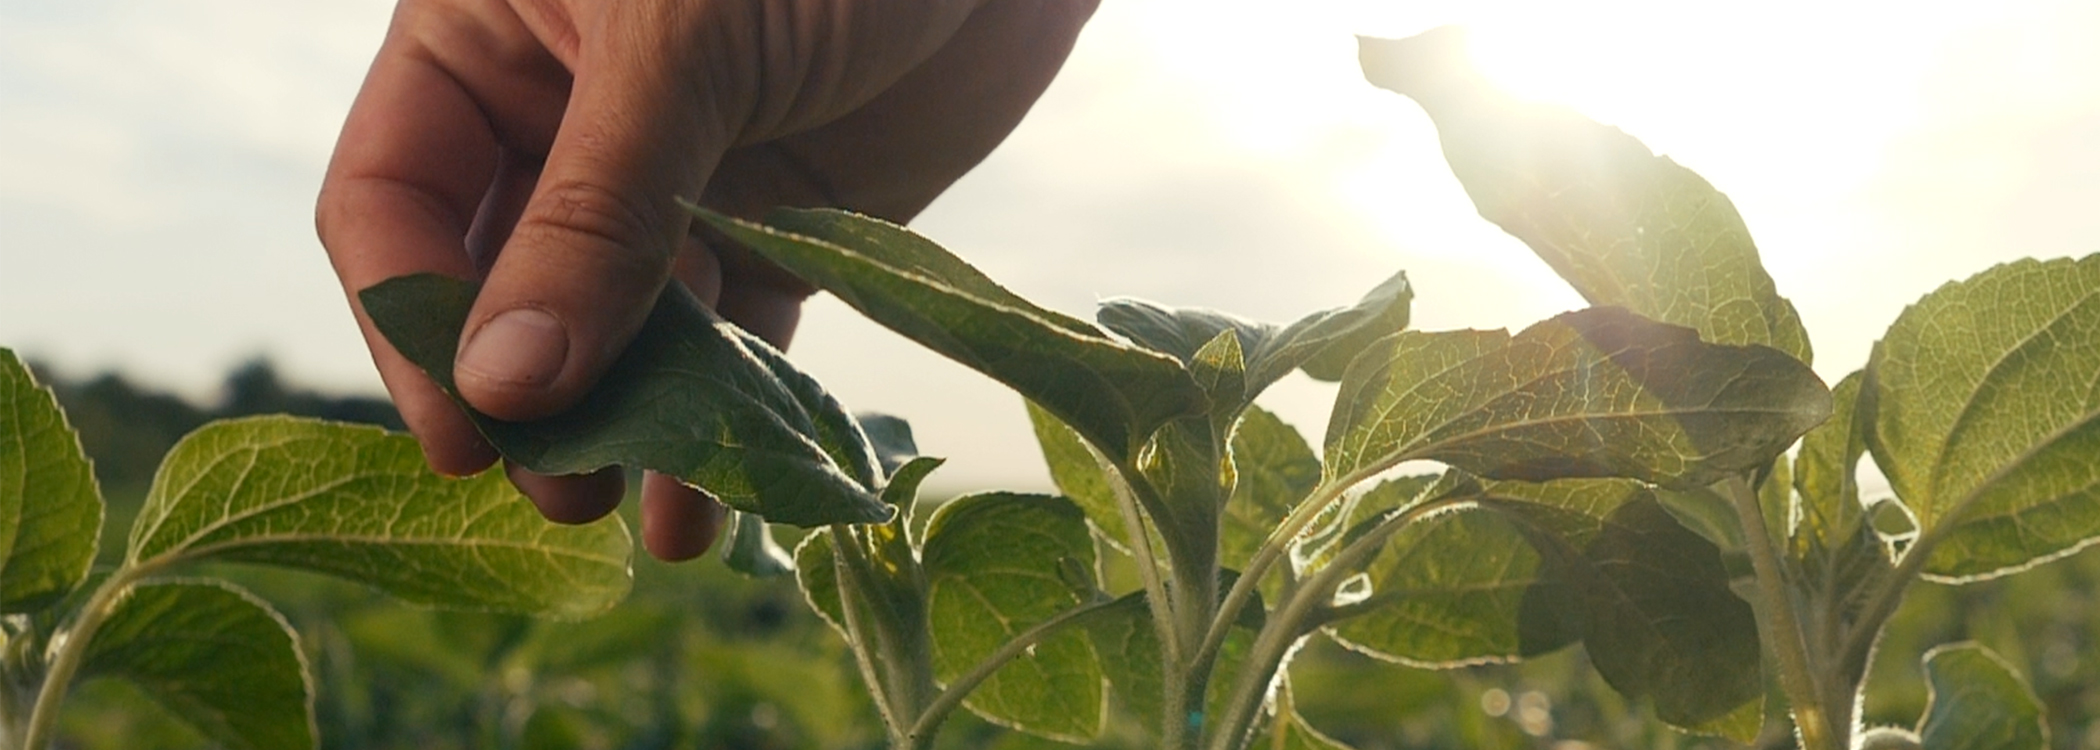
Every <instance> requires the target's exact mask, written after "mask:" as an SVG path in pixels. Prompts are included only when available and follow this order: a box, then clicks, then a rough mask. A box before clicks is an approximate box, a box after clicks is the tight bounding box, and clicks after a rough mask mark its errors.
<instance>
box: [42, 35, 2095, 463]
mask: <svg viewBox="0 0 2100 750" xmlns="http://www.w3.org/2000/svg"><path fill="white" fill-rule="evenodd" d="M390 6H391V4H390V3H388V2H384V1H382V0H302V2H297V3H283V2H272V1H270V0H173V1H170V0H0V346H9V347H13V348H15V349H17V350H19V351H22V352H23V353H25V354H26V355H28V356H31V357H35V358H42V359H45V360H47V361H51V362H53V363H55V364H57V365H58V366H59V367H60V368H61V369H62V370H63V371H65V372H69V373H73V374H84V373H87V372H91V371H94V370H98V369H102V368H107V367H117V368H121V369H123V370H125V371H127V372H129V373H131V374H133V375H134V376H135V377H137V378H138V379H141V380H144V381H147V382H149V383H155V384H160V385H163V386H167V387H174V388H178V389H180V390H183V391H185V392H187V393H191V394H193V395H199V396H208V395H209V394H210V392H211V389H212V388H213V387H215V386H216V384H217V382H218V378H219V377H220V376H221V375H222V374H223V373H224V372H225V370H226V368H227V367H228V366H229V365H231V364H232V363H234V362H235V361H237V360H240V359H243V358H245V357H248V356H252V355H254V354H258V353H265V352H267V353H269V354H270V355H271V356H273V357H274V358H275V359H276V361H277V362H278V363H279V365H280V366H281V367H282V368H283V369H284V370H285V371H286V372H288V373H289V374H290V375H291V376H292V377H294V378H296V379H298V380H300V381H302V382H306V383H311V384H315V385H319V386H323V387H327V388H332V389H339V390H349V389H355V390H366V391H376V390H377V380H376V377H374V376H373V375H372V374H371V371H370V365H369V361H368V360H367V359H366V356H365V353H364V351H363V348H362V344H361V343H360V342H359V340H358V339H357V337H356V334H355V332H354V329H353V327H352V326H351V324H350V321H349V318H348V314H347V312H346V308H345V307H344V305H343V302H342V300H341V298H340V295H339V293H338V292H337V291H336V287H335V282H334V279H333V277H332V276H331V275H330V274H329V272H328V268H327V265H326V263H325V262H324V260H323V259H322V256H321V253H320V250H319V247H318V244H317V243H316V242H315V241H314V239H313V237H312V229H311V219H310V218H309V217H310V216H311V201H312V196H313V191H314V188H315V186H316V185H317V184H318V182H319V175H320V171H321V169H322V167H323V165H324V164H325V162H326V159H327V154H328V152H329V149H330V147H331V145H332V143H333V141H334V135H335V130H336V128H337V126H338V124H339V123H340V120H341V117H342V114H343V112H344V110H345V109H346V108H347V106H348V103H349V101H350V98H351V96H352V94H353V93H354V91H355V89H356V86H357V83H358V81H359V79H360V78H361V76H362V73H363V67H364V65H365V64H366V62H368V60H369V56H370V54H371V51H372V48H373V47H374V46H375V45H376V44H377V42H378V39H379V36H380V32H381V30H382V29H383V28H384V25H385V21H386V17H387V13H388V11H389V8H390ZM1578 6H1579V7H1578ZM1454 22H1457V23H1467V24H1469V25H1471V26H1473V27H1474V30H1475V34H1474V36H1475V40H1476V47H1477V48H1478V49H1477V55H1478V56H1479V58H1480V64H1482V65H1483V66H1485V67H1486V69H1487V70H1489V71H1490V73H1491V74H1492V75H1494V76H1495V78H1496V79H1497V80H1499V81H1501V82H1503V83H1504V84H1505V85H1507V86H1509V87H1510V88H1512V89H1514V90H1515V91H1517V92H1519V93H1520V94H1522V95H1525V96H1528V97H1532V98H1537V99H1543V100H1548V101H1552V102H1556V103H1560V104H1564V105H1567V106H1570V107H1573V108H1575V109H1577V110H1579V111H1581V112H1584V113H1586V114H1588V115H1590V116H1592V117H1595V118H1597V119H1599V120H1601V121H1604V122H1606V123H1609V124H1612V125H1616V126H1619V127H1621V128H1623V129H1625V130H1626V131H1627V132H1629V133H1632V134H1633V135H1635V136H1636V137H1639V138H1641V139H1643V140H1644V141H1646V142H1647V143H1648V145H1649V146H1651V147H1652V148H1654V149H1655V150H1656V151H1658V152H1661V153H1665V154H1668V155H1670V156H1671V157H1672V158H1674V159H1676V160H1677V161H1678V162H1679V163H1682V164H1684V165H1686V166H1689V167H1691V168H1693V169H1695V170H1697V171H1699V172H1700V173H1701V174H1703V175H1705V176H1706V177H1707V178H1708V179H1709V180H1710V181H1712V182H1713V183H1714V184H1715V185H1716V186H1718V187H1719V188H1721V189H1722V190H1723V191H1725V192H1727V193H1728V194H1729V196H1730V197H1731V198H1733V199H1734V201H1735V203H1736V205H1737V206H1738V208H1739V209H1740V210H1741V211H1742V212H1743V214H1744V216H1745V218H1746V219H1747V221H1748V223H1749V226H1750V228H1751V231H1752V233H1753V235H1754V236H1755V237H1756V239H1757V241H1758V244H1759V246H1760V248H1761V250H1762V251H1763V253H1764V258H1765V262H1766V265H1767V266H1768V267H1769V268H1770V269H1771V271H1772V274H1773V276H1774V277H1775V279H1776V280H1777V281H1778V284H1779V288H1780V291H1781V293H1783V294H1786V295H1788V296H1789V297H1791V298H1793V300H1794V302H1795V303H1796V305H1797V306H1799V308H1800V309H1801V311H1802V314H1803V317H1804V318H1805V320H1806V323H1807V324H1808V327H1809V331H1810V333H1811V335H1812V336H1813V337H1814V341H1815V345H1816V350H1817V355H1818V357H1817V365H1818V366H1817V369H1818V370H1819V371H1820V372H1822V373H1823V374H1824V375H1825V376H1826V377H1827V378H1831V379H1835V378H1836V377H1838V376H1841V375H1843V374H1844V373H1845V372H1848V371H1850V370H1852V369H1854V368H1856V367H1858V366H1859V365H1860V364H1862V363H1863V362H1864V360H1865V357H1866V352H1867V348H1868V346H1869V345H1870V344H1871V342H1872V341H1873V340H1874V338H1875V337H1877V336H1878V335H1879V333H1880V331H1881V330H1882V328H1883V327H1885V326H1886V325H1887V324H1888V322H1889V321H1891V320H1892V319H1893V318H1894V317H1895V315H1896V314H1897V312H1899V311H1900V310H1901V309H1902V307H1903V306H1904V305H1905V304H1907V303H1909V302H1910V301H1912V300H1914V299H1916V298H1917V297H1918V296H1919V295H1922V294H1924V293H1925V292H1927V291H1930V290H1931V289H1932V288H1933V287H1935V286H1937V285H1938V284H1939V283H1941V282H1944V281H1947V280H1949V279H1953V278H1958V277H1962V276H1966V275H1968V274H1970V273H1974V272H1976V271H1980V270H1982V269H1983V268H1986V267H1988V266H1989V265H1991V264H1994V263H1997V262H2000V261H2004V260H2008V259H2011V258H2015V257H2019V256H2024V255H2035V256H2042V257H2049V256H2062V255H2083V254H2086V253H2089V252H2092V251H2094V250H2095V249H2100V248H2095V246H2094V244H2095V243H2094V242H2093V241H2092V240H2091V238H2092V237H2094V236H2096V235H2100V208H2096V207H2100V47H2096V46H2095V45H2092V44H2090V40H2091V39H2094V38H2100V5H2096V4H2094V3H2090V2H2081V1H2080V0H2014V1H2012V2H2000V3H1994V4H1976V3H1962V4H1955V3H1929V2H1928V3H1906V4H1902V5H1897V4H1894V3H1888V2H1832V1H1830V0H1824V1H1822V2H1796V1H1793V0H1785V1H1782V2H1771V3H1762V4H1757V5H1754V6H1743V5H1740V4H1718V3H1707V2H1682V1H1680V2H1591V3H1580V4H1575V3H1554V2H1501V3H1495V2H1477V1H1468V2H1457V1H1423V0H1409V1H1408V2H1398V1H1396V0H1381V1H1378V2H1370V1H1357V2H1342V1H1339V0H1319V1H1316V2H1297V3H1285V2H1279V1H1278V0H1269V1H1268V2H1262V3H1255V2H1245V1H1242V0H1105V3H1104V7H1103V9H1102V10H1101V12H1100V14H1099V15H1098V16H1097V17H1096V19H1095V21H1094V22H1093V23H1092V24H1091V25H1090V26H1089V28H1088V30H1087V32H1086V35H1085V36H1084V37H1083V38H1082V39H1081V42H1080V46H1079V49H1078V50H1077V51H1076V52H1075V54H1074V56H1073V58H1072V61H1071V63H1070V64H1069V65H1068V66H1067V69H1066V71H1065V74H1064V75H1063V76H1062V77H1061V78H1060V79H1059V82H1058V83H1057V85H1056V86H1055V87H1053V88H1052V89H1051V91H1050V93H1049V94H1048V95H1047V96H1046V97H1045V98H1044V100H1043V101H1042V103H1041V104H1040V105H1039V106H1038V107H1037V109H1036V111H1035V113H1034V114H1033V115H1032V116H1031V118H1030V120H1029V121H1028V122H1027V123H1025V124H1024V125H1023V126H1022V128H1021V129H1020V131H1019V132H1017V133H1016V134H1015V136H1014V138H1013V139H1012V140H1010V141H1009V143H1008V144H1007V145H1006V146H1005V147H1004V148H1002V149H1001V150H1000V151H999V152H998V153H997V154H995V155H994V156H993V158H992V159H991V160H990V161H988V162H987V163H986V164H985V166H984V167H982V168H980V170H979V171H978V172H976V173H973V174H972V175H971V176H970V177H968V178H966V179H965V180H964V181H963V182H962V183H961V184H959V185H957V186H956V188H955V189H954V190H952V191H951V192H950V193H949V195H948V196H947V197H945V198H943V199H942V201H941V202H939V203H937V204H936V205H935V206H934V207H933V208H932V209H931V210H929V211H928V212H927V214H926V215H925V216H924V217H922V219H921V220H920V221H919V222H917V224H916V226H917V228H919V229H920V230H921V231H922V232H924V233H926V234H928V235H930V236H932V237H934V238H935V239H937V240H940V241H941V242H943V243H944V244H946V245H948V246H949V247H951V248H953V249H955V250H957V251H959V252H961V253H962V254H964V255H965V256H967V257H969V258H970V259H971V260H973V261H975V262H977V263H979V264H980V265H981V266H982V267H984V268H985V270H986V271H987V272H989V273H990V274H991V275H992V276H993V277H995V278H998V279H1001V280H1002V281H1005V282H1007V283H1008V284H1009V285H1010V286H1012V287H1014V288H1015V289H1016V290H1018V291H1020V292H1022V293H1023V294H1026V295H1029V296H1031V297H1034V298H1036V299H1038V300H1040V301H1042V302H1044V303H1045V304H1048V305H1049V306H1052V307H1056V308H1059V309H1064V310H1067V311H1071V312H1075V313H1079V314H1087V313H1089V312H1090V308H1091V306H1092V305H1093V303H1094V302H1095V301H1096V300H1098V299H1100V298H1103V297H1109V296H1116V295H1137V296H1144V297H1150V298H1153V299H1157V300H1160V301H1163V302H1168V303H1173V304H1189V305H1206V306H1211V307H1217V308H1220V309H1226V310H1231V311H1235V312H1240V313H1243V314H1247V315H1250V316H1254V317H1261V318H1267V319H1271V320H1287V319H1290V318H1293V317H1295V316H1297V315H1300V314H1302V313H1305V312H1309V311H1311V310H1314V309H1318V308H1321V307H1327V306H1332V305H1337V304H1343V303H1347V302H1350V301H1353V300H1354V299H1355V298H1356V297H1357V296H1358V295H1359V294H1361V293H1362V292H1363V291H1364V290H1366V289H1368V288H1369V287H1370V286H1372V285H1373V284H1375V283H1376V282H1377V281H1378V280H1379V279H1382V278H1384V277H1385V276H1386V275H1387V274H1389V273H1391V272H1392V271H1393V270H1396V269H1402V268H1404V269H1407V270H1408V272H1409V274H1410V276H1411V277H1412V278H1413V280H1414V282H1415V286H1416V290H1417V293H1418V296H1417V301H1416V308H1415V320H1416V322H1417V325H1418V326H1419V327H1423V328H1430V329H1437V328H1455V327H1496V326H1509V327H1520V326H1523V325H1525V324H1528V323H1530V322H1532V321H1534V320H1537V319H1539V318H1543V317H1546V316H1549V315H1552V314H1554V313H1557V312H1560V311H1562V310H1565V309H1569V308H1572V307H1575V306H1577V305H1579V304H1580V301H1579V299H1578V298H1577V297H1576V296H1575V295H1574V294H1573V293H1572V292H1570V291H1568V290H1567V289H1566V287H1565V286H1564V285H1563V284H1561V283H1560V281H1559V280H1558V279H1556V278H1554V277H1553V276H1552V275H1551V274H1550V273H1549V272H1548V271H1547V270H1546V269H1545V268H1544V266H1543V265H1542V264H1540V263H1538V262H1537V261H1536V260H1535V259H1534V258H1532V256H1531V255H1530V254H1529V252H1528V251H1526V250H1525V249H1524V248H1523V246H1522V245H1521V244H1519V243H1516V242H1515V241H1514V240H1511V239H1509V238H1508V237H1506V236H1504V235H1502V234H1501V233H1500V232H1499V231H1498V230H1496V229H1495V228H1494V227H1493V226H1492V225H1489V224H1487V223H1486V222H1484V221H1482V220H1480V219H1479V218H1478V217H1477V216H1476V215H1475V214H1474V212H1473V209H1472V206H1471V204H1470V203H1469V202H1468V201H1467V200H1466V198H1465V196H1464V194H1463V192H1461V191H1460V190H1459V188H1458V186H1457V184H1456V182H1455V181H1454V180H1452V178H1451V177H1450V173H1449V171H1448V169H1447V168H1446V167H1445V166H1444V165H1443V163H1442V160H1441V157H1440V155H1439V154H1438V152H1437V145H1436V141H1435V134H1434V131H1433V130H1432V129H1431V128H1430V126H1429V124H1428V121H1427V118H1425V117H1424V116H1423V115H1422V114H1421V111H1420V110H1419V109H1418V108H1416V107H1415V106H1414V105H1413V104H1412V103H1410V102H1408V101H1406V100H1405V99H1402V98H1400V97H1398V96H1395V95H1392V94H1388V93H1385V92H1382V91H1378V90H1376V89H1373V88H1371V87H1370V86H1368V85H1366V84H1364V83H1363V80H1362V77H1361V75H1360V74H1359V73H1358V72H1357V71H1356V68H1355V44H1354V41H1353V39H1352V35H1353V34H1358V33H1368V34H1378V35H1389V36H1400V35H1407V34H1411V33H1415V32H1418V31H1421V30H1424V29H1427V28H1430V27H1433V26H1436V25H1440V24H1444V23H1454ZM794 355H795V356H796V358H797V359H798V361H801V362H802V363H803V364H804V365H805V367H807V368H808V369H809V370H811V371H812V372H814V373H815V374H816V375H817V376H818V377H819V378H820V379H822V380H824V381H825V382H826V383H828V384H830V385H831V387H832V388H833V389H834V390H836V391H838V392H839V394H840V395H841V397H842V398H843V399H844V400H845V401H846V402H847V403H848V404H849V405H852V406H854V407H856V408H864V409H878V410H884V411H891V412H895V413H898V414H901V415H903V416H905V417H907V418H910V419H911V420H913V422H914V423H915V425H916V426H917V428H918V431H919V433H920V441H921V444H922V446H923V447H924V448H926V449H927V451H928V452H930V453H934V454H938V455H946V456H949V457H951V459H952V461H951V462H950V464H949V465H948V467H947V468H946V469H944V470H943V474H946V475H947V477H946V478H947V480H948V483H949V484H950V486H964V485H967V486H989V485H995V484H997V485H1008V486H1011V485H1015V484H1023V485H1026V484H1038V483H1041V482H1043V481H1044V480H1043V478H1042V477H1043V474H1042V472H1041V470H1040V469H1039V468H1038V467H1037V465H1038V463H1039V459H1037V458H1036V456H1035V454H1034V453H1033V447H1032V444H1031V443H1030V441H1029V438H1028V435H1027V428H1026V423H1025V418H1024V417H1023V414H1022V411H1021V409H1020V407H1019V404H1018V401H1017V400H1016V399H1015V398H1014V397H1012V396H1010V395H1008V394H1007V393H1006V392H1004V391H1003V390H1001V389H999V388H998V387H997V386H994V385H991V384H989V383H988V382H987V381H984V380H983V379H982V378H979V377H977V376H976V375H974V374H972V373H969V372H967V371H965V370H963V369H962V368H961V367H959V366H956V365H952V364H949V363H947V362H946V361H944V360H940V359H938V358H935V357H933V356H931V355H927V354H923V353H921V352H919V351H917V350H916V349H915V348H914V347H912V346H911V345H910V344H908V343H906V342H903V341H902V340H901V339H898V338H896V337H894V336H891V335H889V334H887V333H886V332H883V331H881V330H880V329H878V328H875V327H873V326H871V325H869V324H867V323H865V322H863V321H860V320H859V319H857V318H856V317H854V315H853V314H852V313H851V312H850V311H849V310H846V309H845V308H844V307H843V306H841V305H838V304H836V303H835V302H831V301H829V300H823V301H819V302H817V303H815V304H813V306H812V308H811V310H810V313H809V315H808V316H807V322H806V324H805V328H804V331H803V333H802V334H801V336H800V337H799V338H798V341H797V344H796V347H795V351H794ZM1331 397H1332V394H1331V390H1330V389H1327V388H1323V387H1320V386H1316V385H1313V384H1310V383H1307V382H1302V381H1295V380H1294V381H1287V382H1286V383H1284V384H1282V385H1281V386H1279V390H1278V391H1277V392H1276V393H1275V395H1274V397H1273V398H1271V399H1268V401H1267V403H1269V404H1270V405H1271V406H1272V407H1273V408H1275V409H1277V410H1278V411H1280V412H1282V413H1283V414H1284V415H1285V417H1286V418H1287V419H1289V420H1290V421H1292V422H1294V423H1296V424H1298V425H1299V426H1300V427H1301V428H1303V429H1305V430H1306V431H1307V432H1308V433H1309V434H1312V435H1315V436H1317V435H1318V432H1319V430H1320V429H1321V427H1322V425H1323V424H1324V422H1325V418H1326V401H1327V399H1329V398H1331Z"/></svg>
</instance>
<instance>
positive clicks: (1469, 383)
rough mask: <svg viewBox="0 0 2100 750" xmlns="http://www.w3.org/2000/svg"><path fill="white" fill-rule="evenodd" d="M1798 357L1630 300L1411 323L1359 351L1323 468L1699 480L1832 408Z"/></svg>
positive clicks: (1764, 452) (1352, 474)
mask: <svg viewBox="0 0 2100 750" xmlns="http://www.w3.org/2000/svg"><path fill="white" fill-rule="evenodd" d="M1830 408H1831V406H1830V393H1829V391H1828V390H1826V389H1824V387H1823V384H1822V381H1820V380H1817V379H1816V376H1815V373H1814V372H1811V371H1810V370H1809V369H1808V367H1807V366H1806V365H1803V364H1801V363H1800V362H1799V361H1798V360H1795V359H1794V358H1793V357H1789V356H1787V355H1786V354H1784V353H1781V352H1779V351H1777V350H1774V349H1771V348H1768V347H1762V346H1748V347H1744V346H1727V345H1721V344H1709V343H1705V342H1702V341H1700V340H1699V339H1698V337H1697V335H1696V334H1695V333H1694V332H1693V331H1692V330H1691V329H1688V328H1682V327H1678V326H1672V325H1665V324H1662V323H1656V322H1653V321H1649V320H1647V319H1644V318H1641V317H1639V316H1636V315H1633V314H1631V313H1628V312H1626V311H1625V310H1622V309H1619V308H1590V309H1586V310H1579V311H1576V312H1571V313H1565V314H1562V315H1558V316H1555V317H1553V318H1551V319H1549V320H1546V321H1543V322H1540V323H1537V324H1535V325H1533V326H1531V327H1530V328H1526V329H1524V331H1523V332H1521V333H1518V334H1517V335H1516V336H1515V337H1510V336H1508V335H1507V334H1505V333H1503V332H1501V331H1452V332H1446V333H1419V332H1413V331H1407V332H1402V333H1400V334H1399V335H1397V336H1394V337H1390V338H1388V339H1385V340H1384V341H1383V342H1382V343H1381V347H1380V349H1379V350H1374V351H1373V352H1369V353H1366V354H1365V355H1364V356H1362V357H1359V358H1358V359H1357V360H1356V362H1355V364H1353V365H1351V366H1350V368H1349V372H1348V374H1347V376H1346V377H1344V378H1343V381H1342V389H1341V394H1340V395H1339V396H1338V397H1337V399H1336V401H1335V412H1334V416H1333V417H1332V419H1331V420H1330V421H1329V424H1328V432H1327V451H1326V456H1327V465H1326V475H1325V477H1324V480H1325V481H1330V482H1332V481H1340V480H1353V479H1354V478H1357V477H1362V476H1367V475H1370V474H1374V473H1376V472H1379V471H1383V470H1385V469H1386V468H1388V467H1391V466H1393V465H1394V464H1397V463H1400V462H1402V461H1408V460H1414V459H1431V460H1436V461H1441V462H1443V463H1446V464H1449V465H1452V466H1455V467H1458V468H1461V469H1464V470H1466V471H1468V472H1471V473H1474V474H1478V475H1480V476H1484V477H1488V478H1493V479H1522V480H1527V481H1543V480H1547V479H1560V478H1575V477H1627V478H1633V479H1640V480H1643V481H1648V482H1655V483H1659V484H1664V485H1667V486H1676V487H1685V486H1700V485H1705V484H1708V483H1711V482H1713V481H1716V480H1718V479H1721V478H1723V477H1726V476H1728V475H1731V474H1735V473H1739V472H1743V471H1748V470H1752V469H1756V468H1760V467H1763V466H1765V465H1766V464H1767V463H1769V462H1770V461H1771V460H1772V458H1773V457H1774V456H1776V455H1778V454H1779V453H1780V452H1781V451H1782V450H1784V449H1785V448H1786V447H1787V445H1788V444H1790V443H1792V442H1793V441H1794V439H1795V438H1797V437H1799V436H1800V435H1801V434H1802V433H1804V432H1806V431H1808V429H1809V428H1811V427H1814V426H1815V425H1816V424H1817V423H1819V422H1821V421H1823V419H1824V418H1826V417H1828V416H1829V414H1830Z"/></svg>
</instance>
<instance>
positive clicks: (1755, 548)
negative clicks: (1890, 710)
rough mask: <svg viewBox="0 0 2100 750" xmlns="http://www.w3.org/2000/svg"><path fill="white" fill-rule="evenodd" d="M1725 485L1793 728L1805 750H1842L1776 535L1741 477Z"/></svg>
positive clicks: (1761, 627)
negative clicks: (1782, 565)
mask: <svg viewBox="0 0 2100 750" xmlns="http://www.w3.org/2000/svg"><path fill="white" fill-rule="evenodd" d="M1724 481H1725V482H1726V484H1727V485H1728V496H1729V500H1730V501H1732V504H1733V505H1735V511H1736V517H1737V518H1738V519H1739V520H1741V522H1742V524H1743V536H1744V537H1745V544H1744V546H1747V547H1749V548H1750V564H1751V567H1752V569H1754V570H1755V571H1756V573H1757V589H1758V599H1759V600H1760V601H1759V606H1758V607H1757V624H1758V629H1759V630H1760V631H1761V632H1762V633H1763V636H1764V641H1765V642H1766V643H1768V644H1771V647H1772V653H1773V656H1774V657H1775V658H1776V659H1777V660H1778V662H1779V684H1780V687H1781V688H1782V689H1783V690H1785V692H1786V696H1787V701H1788V702H1789V703H1791V704H1793V705H1792V709H1793V714H1794V727H1795V730H1796V731H1798V732H1799V733H1800V740H1801V746H1802V748H1803V750H1841V748H1842V747H1843V746H1842V745H1841V744H1839V743H1840V742H1841V739H1840V738H1839V737H1838V736H1837V735H1836V734H1834V733H1833V731H1832V727H1831V725H1830V717H1829V716H1828V715H1827V714H1825V712H1824V709H1823V706H1824V702H1823V690H1822V689H1821V687H1820V686H1819V685H1817V679H1816V678H1817V675H1816V672H1815V671H1814V670H1813V669H1811V668H1810V667H1809V660H1808V644H1807V642H1806V640H1805V636H1804V635H1803V633H1802V632H1801V620H1800V618H1798V617H1796V616H1795V614H1794V600H1793V597H1792V595H1790V594H1789V593H1788V592H1787V588H1786V579H1785V577H1784V573H1783V572H1782V571H1781V570H1780V567H1779V555H1778V553H1777V552H1775V551H1774V550H1773V549H1772V534H1771V531H1770V530H1768V529H1767V528H1766V526H1765V514H1764V509H1763V508H1761V507H1759V505H1758V499H1757V491H1756V490H1755V489H1753V488H1752V487H1751V486H1750V481H1749V479H1748V478H1747V477H1745V476H1744V475H1741V474H1737V475H1734V476H1731V477H1729V478H1728V479H1726V480H1724Z"/></svg>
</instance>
